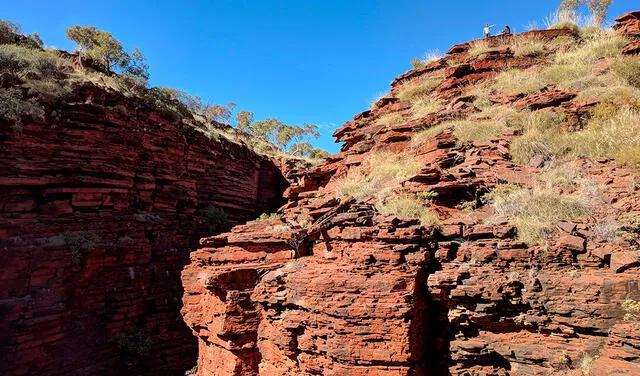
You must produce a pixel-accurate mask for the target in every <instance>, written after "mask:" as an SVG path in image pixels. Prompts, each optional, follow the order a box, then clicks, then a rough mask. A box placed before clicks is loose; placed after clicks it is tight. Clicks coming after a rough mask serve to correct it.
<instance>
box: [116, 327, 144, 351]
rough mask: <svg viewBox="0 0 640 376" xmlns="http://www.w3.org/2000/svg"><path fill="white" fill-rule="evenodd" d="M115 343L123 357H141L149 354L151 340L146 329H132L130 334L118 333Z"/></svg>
mask: <svg viewBox="0 0 640 376" xmlns="http://www.w3.org/2000/svg"><path fill="white" fill-rule="evenodd" d="M114 341H115V343H116V345H117V346H118V349H120V352H121V354H122V355H123V356H131V357H139V356H141V355H144V354H146V353H147V352H149V350H150V348H151V340H149V338H148V337H147V336H146V335H145V332H144V329H132V330H131V331H129V332H128V333H118V334H117V335H116V336H115V337H114Z"/></svg>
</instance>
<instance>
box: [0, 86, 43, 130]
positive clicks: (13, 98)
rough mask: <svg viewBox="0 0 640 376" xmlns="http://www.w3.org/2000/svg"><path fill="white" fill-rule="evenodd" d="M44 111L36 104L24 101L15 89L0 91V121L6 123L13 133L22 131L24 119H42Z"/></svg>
mask: <svg viewBox="0 0 640 376" xmlns="http://www.w3.org/2000/svg"><path fill="white" fill-rule="evenodd" d="M43 116H44V109H43V108H42V106H41V105H40V104H39V103H37V102H32V101H26V100H24V99H22V95H21V93H20V91H19V90H17V89H0V121H2V122H4V123H7V124H9V125H10V126H11V128H13V130H14V131H17V132H19V131H22V120H23V119H24V118H25V117H31V118H42V117H43Z"/></svg>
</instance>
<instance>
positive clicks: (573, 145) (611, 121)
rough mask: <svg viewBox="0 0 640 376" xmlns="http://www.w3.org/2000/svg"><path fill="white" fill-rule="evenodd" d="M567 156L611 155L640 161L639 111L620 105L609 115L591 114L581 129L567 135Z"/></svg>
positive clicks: (633, 162)
mask: <svg viewBox="0 0 640 376" xmlns="http://www.w3.org/2000/svg"><path fill="white" fill-rule="evenodd" d="M565 138H566V140H567V146H568V147H569V149H570V156H573V157H581V156H585V157H589V158H614V159H616V160H618V161H619V162H621V163H623V164H626V165H630V166H639V165H640V112H638V111H637V110H633V109H630V108H622V109H620V110H619V111H618V112H617V113H616V114H614V115H613V116H611V117H604V118H602V117H594V118H593V119H592V120H591V121H590V122H589V123H588V124H587V127H586V128H585V129H584V130H581V131H578V132H574V133H570V134H567V135H566V137H565Z"/></svg>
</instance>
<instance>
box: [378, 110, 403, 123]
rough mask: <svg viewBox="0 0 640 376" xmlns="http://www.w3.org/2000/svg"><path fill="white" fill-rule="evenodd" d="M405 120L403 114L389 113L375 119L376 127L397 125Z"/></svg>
mask: <svg viewBox="0 0 640 376" xmlns="http://www.w3.org/2000/svg"><path fill="white" fill-rule="evenodd" d="M404 120H405V118H404V116H403V112H389V113H386V114H384V115H382V116H380V117H379V118H377V119H376V121H375V123H376V124H378V125H397V124H402V122H403V121H404Z"/></svg>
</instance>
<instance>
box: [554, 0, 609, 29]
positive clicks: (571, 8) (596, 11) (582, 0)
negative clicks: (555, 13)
mask: <svg viewBox="0 0 640 376" xmlns="http://www.w3.org/2000/svg"><path fill="white" fill-rule="evenodd" d="M611 3H612V0H562V3H560V7H559V8H558V10H559V11H560V12H570V13H576V12H577V11H578V9H579V8H580V7H581V6H584V5H586V6H587V8H588V9H589V11H590V12H591V14H592V16H593V21H594V22H595V24H596V25H602V23H603V22H604V20H605V18H607V11H608V9H609V6H611Z"/></svg>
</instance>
